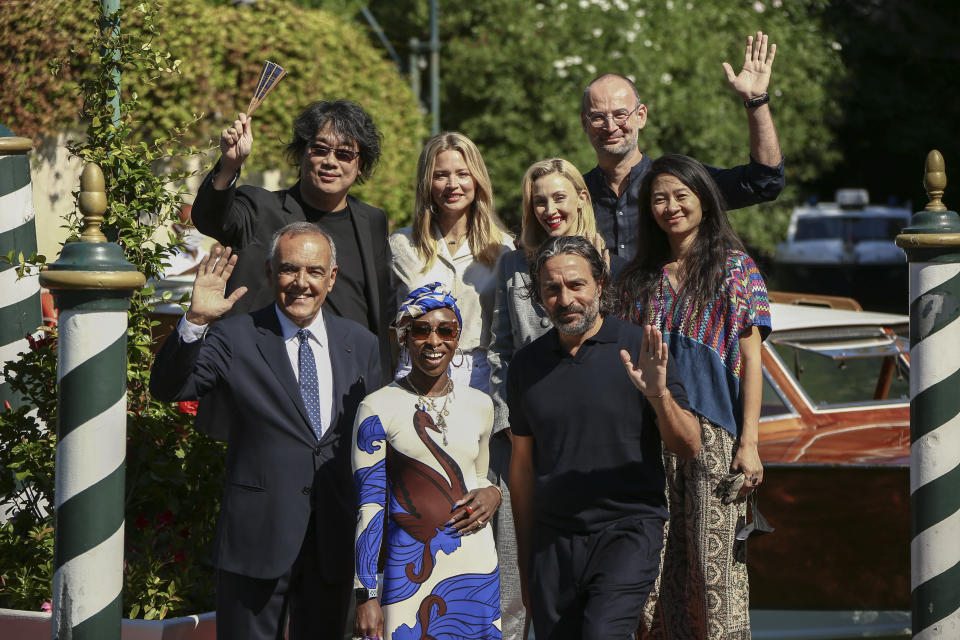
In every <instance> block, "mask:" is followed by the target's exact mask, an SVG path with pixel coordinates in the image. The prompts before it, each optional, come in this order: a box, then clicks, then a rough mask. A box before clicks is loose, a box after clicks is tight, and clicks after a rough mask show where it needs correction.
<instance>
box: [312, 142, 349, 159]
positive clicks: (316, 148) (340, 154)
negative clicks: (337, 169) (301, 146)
mask: <svg viewBox="0 0 960 640" xmlns="http://www.w3.org/2000/svg"><path fill="white" fill-rule="evenodd" d="M331 151H333V156H334V157H335V158H336V159H337V160H339V161H340V162H353V161H354V160H355V159H356V157H357V156H359V155H360V152H359V151H354V150H353V149H334V148H333V147H328V146H327V145H325V144H312V145H310V155H312V156H315V157H317V158H326V157H327V156H328V155H330V152H331Z"/></svg>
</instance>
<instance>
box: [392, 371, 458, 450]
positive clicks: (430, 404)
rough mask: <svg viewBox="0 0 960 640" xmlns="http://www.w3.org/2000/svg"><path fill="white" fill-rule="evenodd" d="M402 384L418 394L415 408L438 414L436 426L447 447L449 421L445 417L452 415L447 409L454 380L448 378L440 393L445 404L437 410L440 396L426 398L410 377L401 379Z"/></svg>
mask: <svg viewBox="0 0 960 640" xmlns="http://www.w3.org/2000/svg"><path fill="white" fill-rule="evenodd" d="M400 382H401V383H403V384H404V385H405V386H406V387H407V388H408V389H410V391H412V392H413V393H415V394H417V402H416V404H414V407H415V408H417V409H420V410H421V411H427V408H429V409H430V411H432V412H433V413H435V414H436V418H435V419H434V424H436V425H437V429H439V430H440V434H441V435H442V436H443V444H444V446H446V445H447V421H446V420H445V419H444V417H445V416H449V415H450V410H449V409H447V402H449V400H450V398H451V396H453V380H451V379H450V378H447V384H446V385H444V387H443V391H442V392H441V393H440V396H443V404H442V405H440V408H439V409H438V408H437V399H438V398H439V397H440V396H435V397H431V396H425V395H424V394H422V393H421V392H420V390H419V389H417V388H416V387H415V386H414V384H413V382H411V381H410V376H404V377H403V378H401V379H400ZM428 413H429V412H428Z"/></svg>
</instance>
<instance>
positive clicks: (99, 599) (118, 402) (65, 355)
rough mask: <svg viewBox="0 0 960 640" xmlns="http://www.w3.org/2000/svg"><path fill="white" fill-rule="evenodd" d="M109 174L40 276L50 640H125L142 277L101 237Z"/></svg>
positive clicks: (97, 182) (94, 183)
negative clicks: (47, 391)
mask: <svg viewBox="0 0 960 640" xmlns="http://www.w3.org/2000/svg"><path fill="white" fill-rule="evenodd" d="M106 208H107V195H106V193H105V189H104V180H103V172H102V171H101V170H100V167H98V166H97V165H95V164H88V165H87V166H86V167H85V168H84V170H83V174H82V175H81V177H80V211H81V213H82V214H83V217H84V226H85V228H84V230H83V232H82V233H81V236H80V241H79V242H70V243H67V244H66V245H64V247H63V251H61V253H60V258H59V259H58V260H57V261H56V262H55V263H54V264H52V265H50V266H49V267H48V268H47V269H45V270H44V271H43V272H42V273H41V274H40V283H41V284H42V285H43V286H45V287H48V288H49V289H50V290H51V292H52V293H53V296H54V299H55V300H56V305H57V308H58V309H59V311H60V315H59V341H58V345H57V457H56V480H55V481H56V490H55V496H56V521H55V525H54V575H53V624H52V630H51V633H52V637H53V638H54V639H65V638H70V639H71V640H88V639H89V640H120V618H121V592H122V587H123V524H124V474H125V471H126V444H127V442H126V440H127V438H126V424H127V403H126V398H127V308H128V307H129V304H130V296H131V295H133V292H134V291H135V290H136V289H139V288H140V287H142V286H143V284H144V282H145V279H144V276H143V274H142V273H140V272H139V271H137V270H136V269H135V268H134V266H133V265H131V264H130V263H129V262H127V261H126V259H125V258H124V256H123V251H122V250H121V248H120V246H119V245H116V244H113V243H109V242H107V241H106V238H105V237H104V235H103V233H102V232H101V231H100V224H101V223H102V221H103V213H104V212H105V211H106Z"/></svg>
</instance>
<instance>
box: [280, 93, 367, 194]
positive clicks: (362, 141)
mask: <svg viewBox="0 0 960 640" xmlns="http://www.w3.org/2000/svg"><path fill="white" fill-rule="evenodd" d="M328 122H329V123H331V124H332V125H333V133H334V135H336V136H337V137H338V138H340V139H341V140H355V141H356V143H357V149H358V150H359V151H360V173H359V175H358V176H357V182H358V183H359V184H363V181H364V180H366V179H367V178H369V177H370V176H371V175H372V174H373V170H374V168H375V167H376V166H377V163H378V162H379V161H380V142H381V141H382V140H383V136H382V135H381V134H380V132H379V131H378V130H377V127H376V125H374V124H373V119H372V118H371V117H370V115H369V114H368V113H367V112H366V111H364V110H363V107H361V106H360V105H358V104H356V103H355V102H350V101H348V100H337V101H336V102H328V101H326V100H318V101H316V102H314V103H311V104H309V105H308V106H307V108H306V109H304V110H303V111H301V112H300V115H298V116H297V119H296V120H294V121H293V140H291V141H290V143H289V144H288V145H287V149H286V154H287V160H289V161H290V164H292V165H294V166H296V165H299V164H300V161H301V159H302V158H303V154H304V153H305V152H306V151H307V147H309V146H310V144H311V143H313V140H314V138H316V137H317V133H318V132H319V131H320V129H323V128H324V127H325V126H327V123H328Z"/></svg>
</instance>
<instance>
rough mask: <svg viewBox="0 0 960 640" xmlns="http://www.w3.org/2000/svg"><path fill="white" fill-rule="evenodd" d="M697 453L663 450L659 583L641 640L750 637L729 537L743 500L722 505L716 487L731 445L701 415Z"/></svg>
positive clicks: (739, 563)
mask: <svg viewBox="0 0 960 640" xmlns="http://www.w3.org/2000/svg"><path fill="white" fill-rule="evenodd" d="M700 430H701V433H702V437H703V448H702V450H701V451H700V455H698V456H697V457H696V458H695V459H693V460H682V459H680V458H678V457H677V456H675V455H673V454H672V453H670V452H668V451H666V450H664V456H663V458H664V467H665V469H666V472H667V495H668V501H669V504H670V521H669V522H668V524H667V527H666V528H665V529H664V532H663V535H664V542H665V544H664V551H663V552H662V557H661V571H660V578H659V580H658V581H657V584H656V585H655V586H654V590H653V592H652V593H651V594H650V597H649V599H648V600H647V605H646V607H645V610H644V621H643V623H642V628H641V630H640V631H641V633H640V636H641V637H642V638H645V639H646V638H650V639H655V640H749V639H750V611H749V609H750V600H749V582H748V580H747V566H746V564H745V563H744V561H743V559H744V557H745V554H743V550H742V549H736V548H735V543H736V545H742V544H744V543H742V542H736V539H735V535H736V532H737V528H738V527H739V526H741V525H742V524H743V522H744V520H745V517H746V500H745V499H740V500H737V501H736V502H734V503H732V504H729V505H725V504H723V502H722V501H721V500H720V498H719V497H717V494H716V489H717V483H718V482H719V481H720V479H722V478H723V477H724V476H725V475H727V473H729V471H730V465H731V464H732V462H733V456H734V454H735V449H736V440H735V439H734V438H733V436H731V435H730V433H729V432H727V430H726V429H723V428H722V427H719V426H717V425H715V424H713V423H711V422H710V421H709V420H707V419H706V418H703V417H700Z"/></svg>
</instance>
